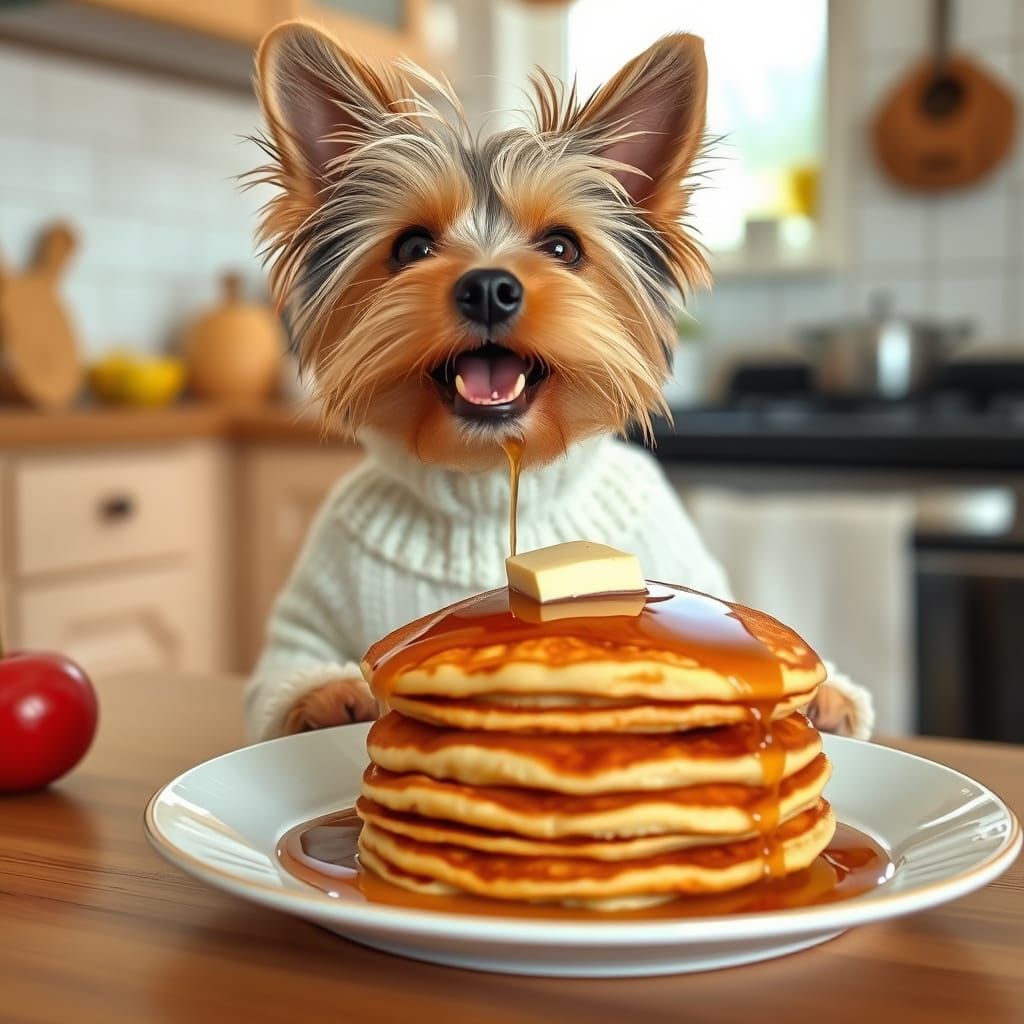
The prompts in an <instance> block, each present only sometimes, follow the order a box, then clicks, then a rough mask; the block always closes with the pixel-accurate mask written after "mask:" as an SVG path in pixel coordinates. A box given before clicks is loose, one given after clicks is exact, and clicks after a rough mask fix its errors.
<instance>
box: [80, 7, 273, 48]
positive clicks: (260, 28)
mask: <svg viewBox="0 0 1024 1024" xmlns="http://www.w3.org/2000/svg"><path fill="white" fill-rule="evenodd" d="M86 2H88V3H90V4H92V5H93V6H95V7H105V8H107V9H109V10H114V11H120V12H122V13H124V14H131V15H138V16H139V17H140V18H149V19H152V20H153V21H161V22H163V23H165V24H167V25H176V26H177V27H179V28H184V29H191V30H192V31H194V32H202V33H203V34H204V35H209V36H216V37H217V38H220V39H229V40H233V41H236V42H242V43H255V42H258V41H259V39H260V37H261V36H262V35H263V33H264V32H266V31H267V29H269V28H270V26H271V25H272V24H273V23H274V21H275V20H276V19H277V15H278V13H279V8H280V3H279V0H217V2H215V3H210V0H86Z"/></svg>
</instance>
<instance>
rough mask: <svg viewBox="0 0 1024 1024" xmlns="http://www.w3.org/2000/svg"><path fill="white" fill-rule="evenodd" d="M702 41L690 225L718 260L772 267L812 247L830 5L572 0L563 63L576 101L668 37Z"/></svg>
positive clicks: (819, 0) (821, 1)
mask: <svg viewBox="0 0 1024 1024" xmlns="http://www.w3.org/2000/svg"><path fill="white" fill-rule="evenodd" d="M678 31H687V32H694V33H696V34H697V35H700V36H703V37H704V40H705V45H706V48H707V55H708V64H709V93H708V133H709V136H710V137H711V138H712V139H714V140H716V141H714V143H713V145H712V146H711V147H710V150H709V152H708V154H707V156H706V157H705V158H704V160H703V161H702V169H703V170H704V171H706V172H708V173H707V179H706V181H705V182H704V183H703V186H702V187H701V188H699V189H698V191H697V193H696V194H695V196H694V200H693V205H692V209H691V212H692V223H693V225H694V227H695V229H696V230H697V231H698V232H699V234H700V236H701V238H702V240H703V241H704V243H705V245H707V246H708V248H710V249H711V250H712V251H713V252H716V253H734V254H740V253H744V252H745V255H747V256H749V257H751V258H752V259H753V258H757V259H760V260H767V261H770V260H771V259H772V258H773V257H781V256H783V255H785V253H786V252H787V251H788V252H789V253H790V254H791V253H792V252H801V251H809V250H811V249H813V248H814V247H815V245H816V244H817V243H818V242H819V239H818V237H817V236H818V234H819V232H820V229H819V221H818V202H817V195H818V182H819V179H820V175H821V168H822V165H823V164H824V161H825V125H824V119H825V109H826V62H827V44H828V0H773V2H772V3H770V4H768V3H750V2H749V0H714V2H708V0H675V2H666V0H629V2H628V3H622V2H621V0H577V2H576V3H575V4H574V5H573V6H572V8H570V11H569V30H568V63H569V68H570V69H571V71H573V72H575V74H576V75H577V80H578V83H579V88H580V91H581V93H583V94H584V95H586V94H588V93H589V92H590V91H592V90H593V89H594V88H596V87H597V86H598V85H600V84H601V82H603V81H605V80H606V79H607V78H609V77H610V76H611V75H612V74H613V73H614V72H615V71H616V70H617V69H618V68H619V67H621V66H622V65H623V64H624V63H625V62H626V61H627V60H629V58H630V57H632V56H634V55H635V54H637V53H639V52H640V51H641V50H643V49H645V48H646V47H647V46H649V45H650V44H651V43H652V42H654V41H655V40H656V39H657V38H658V37H659V36H662V35H664V34H666V33H668V32H678Z"/></svg>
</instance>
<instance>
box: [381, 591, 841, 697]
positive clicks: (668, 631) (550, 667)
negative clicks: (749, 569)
mask: <svg viewBox="0 0 1024 1024" xmlns="http://www.w3.org/2000/svg"><path fill="white" fill-rule="evenodd" d="M363 671H364V674H365V676H366V678H367V680H368V681H369V682H370V684H371V685H372V686H373V688H374V691H375V692H376V694H377V696H378V697H379V698H381V699H382V700H384V701H389V700H390V699H391V697H392V695H398V696H404V697H416V696H424V695H425V696H440V697H448V698H465V697H473V696H478V695H480V694H488V693H507V694H575V695H583V696H599V697H603V698H635V699H641V700H651V701H683V702H687V703H692V702H695V701H699V702H706V701H711V702H718V703H743V704H748V705H749V704H751V703H758V704H772V703H774V702H776V701H778V700H781V699H783V698H788V697H793V696H796V695H797V694H808V693H812V692H813V690H814V688H815V687H816V686H817V685H818V684H819V683H821V682H822V680H823V679H824V676H825V669H824V666H823V665H822V664H821V662H820V660H819V659H818V657H817V655H816V654H815V653H814V652H813V651H812V650H811V649H810V648H809V647H808V646H807V644H806V643H805V642H804V641H803V640H802V639H801V638H800V637H799V636H798V635H797V634H796V633H795V632H793V630H791V629H789V628H788V627H786V626H784V625H782V623H780V622H778V621H777V620H775V619H773V618H771V616H768V615H765V614H764V613H762V612H757V611H754V610H753V609H750V608H745V607H743V606H742V605H736V604H731V603H728V602H725V601H720V600H718V599H716V598H712V597H709V596H708V595H706V594H698V593H696V592H694V591H691V590H686V589H685V588H682V587H671V586H668V585H666V584H660V583H650V584H649V585H648V597H647V599H646V603H645V604H644V606H643V610H642V611H641V612H640V614H638V615H622V616H612V617H603V618H600V617H599V618H588V617H579V618H574V617H568V618H561V619H556V620H554V621H550V622H544V623H536V622H531V621H527V620H525V619H522V618H518V617H517V616H515V615H514V614H513V613H512V611H511V610H510V607H509V596H508V591H507V589H505V588H503V589H501V590H494V591H489V592H487V593H485V594H481V595H478V596H477V597H474V598H470V599H468V600H466V601H462V602H459V603H458V604H455V605H452V606H451V607H449V608H446V609H443V610H442V611H440V612H437V613H435V614H434V615H431V616H426V617H424V618H422V619H418V620H417V621H415V622H413V623H410V624H409V625H408V626H405V627H403V628H402V629H400V630H396V631H395V632H394V633H392V634H390V635H389V636H387V637H385V638H384V639H383V640H381V641H379V642H378V643H376V644H374V645H373V647H371V648H370V650H369V651H368V652H367V653H366V656H365V658H364V661H363Z"/></svg>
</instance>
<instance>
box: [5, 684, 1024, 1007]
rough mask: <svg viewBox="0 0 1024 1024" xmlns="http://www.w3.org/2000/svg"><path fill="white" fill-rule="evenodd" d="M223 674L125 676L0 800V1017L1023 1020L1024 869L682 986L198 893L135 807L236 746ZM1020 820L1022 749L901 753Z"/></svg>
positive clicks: (934, 745) (955, 746)
mask: <svg viewBox="0 0 1024 1024" xmlns="http://www.w3.org/2000/svg"><path fill="white" fill-rule="evenodd" d="M241 696H242V687H241V682H240V680H238V679H235V678H230V677H220V678H215V677H188V676H181V675H176V674H163V675H158V674H145V675H126V676H122V677H115V678H110V679H105V680H104V681H103V684H102V686H101V692H100V699H101V703H102V714H101V718H100V732H99V736H98V738H97V741H96V744H95V746H94V748H93V750H92V751H91V752H90V754H89V756H88V758H87V759H86V761H85V762H84V763H83V764H82V765H81V766H80V768H79V769H78V770H77V771H75V772H74V773H73V774H72V775H71V776H69V777H68V778H67V779H66V780H64V781H63V782H61V783H60V784H59V785H57V786H55V787H54V788H53V789H52V790H49V791H46V792H41V793H31V794H26V795H23V796H17V797H0V850H2V854H0V893H2V894H3V899H2V901H0V1017H3V1019H5V1020H8V1019H10V1020H25V1021H28V1020H31V1021H37V1022H48V1021H54V1022H58V1021H60V1022H63V1021H68V1020H75V1021H103V1022H104V1024H117V1022H119V1021H126V1022H128V1021H130V1022H132V1024H144V1022H146V1021H179V1020H181V1021H185V1020H188V1021H192V1020H197V1021H198V1020H203V1021H205V1020H232V1021H246V1022H249V1024H255V1022H258V1021H282V1020H304V1021H307V1020H308V1021H318V1020H336V1019H343V1020H352V1021H376V1022H384V1021H404V1020H410V1019H411V1020H415V1019H420V1018H424V1017H433V1018H436V1019H438V1020H444V1021H483V1020H486V1021H489V1022H492V1024H516V1022H520V1021H523V1022H526V1021H541V1020H558V1021H564V1022H573V1021H587V1022H592V1024H600V1022H604V1021H607V1022H616V1024H617V1022H620V1021H632V1020H638V1021H645V1022H652V1024H653V1022H660V1021H666V1022H667V1021H677V1020H680V1019H684V1018H685V1019H688V1020H714V1021H716V1022H719V1024H731V1022H737V1024H739V1022H744V1024H746V1022H749V1021H765V1022H768V1021H777V1020H788V1019H790V1018H791V1017H794V1016H796V1017H799V1018H808V1019H810V1018H819V1019H821V1020H825V1021H828V1022H830V1024H843V1022H847V1021H850V1022H858V1024H859V1022H861V1021H864V1020H871V1019H872V1018H874V1019H877V1020H880V1021H881V1020H885V1021H901V1022H902V1024H915V1022H924V1021H927V1022H928V1024H943V1022H947V1021H948V1022H950V1024H952V1022H961V1021H965V1020H971V1021H978V1022H985V1024H995V1022H1004V1021H1005V1022H1007V1024H1009V1022H1010V1021H1017V1022H1019V1021H1021V1020H1022V1019H1024V975H1022V974H1021V970H1020V963H1021V957H1022V955H1024V929H1022V927H1021V923H1022V920H1024V861H1020V860H1018V862H1017V863H1016V864H1015V865H1014V866H1013V867H1011V868H1010V870H1009V871H1008V872H1007V873H1006V874H1005V875H1004V876H1003V877H1002V878H1000V879H998V880H997V881H996V882H994V883H993V884H992V885H990V886H988V887H987V888H985V889H982V890H980V891H978V892H975V893H971V894H970V895H969V896H966V897H964V898H963V899H960V900H957V901H956V902H954V903H951V904H948V905H946V906H941V907H936V908H935V909H933V910H929V911H927V912H924V913H920V914H916V915H913V916H910V917H906V918H900V919H897V920H893V921H888V922H885V923H881V924H875V925H870V926H866V927H863V928H858V929H855V930H853V931H851V932H849V933H847V934H845V935H842V936H840V937H838V938H836V939H834V940H833V941H831V942H829V943H827V944H826V945H823V946H820V947H818V948H816V949H812V950H808V951H806V952H803V953H798V954H795V955H792V956H787V957H783V958H782V959H780V960H776V961H770V962H766V963H762V964H755V965H752V966H748V967H739V968H735V969H732V970H724V971H714V972H711V973H707V974H697V975H689V976H685V977H659V978H638V979H635V980H603V979H589V980H565V979H544V978H518V977H505V976H502V975H498V974H483V973H478V972H474V971H457V970H453V969H449V968H444V967H436V966H432V965H429V964H424V963H416V962H414V961H411V960H403V959H401V958H398V957H395V956H390V955H388V954H386V953H379V952H376V951H374V950H371V949H367V948H364V947H362V946H357V945H354V944H353V943H350V942H346V941H345V940H343V939H341V938H338V937H337V936H335V935H332V934H330V933H329V932H327V931H326V930H324V929H320V928H316V927H314V926H313V925H310V924H307V923H305V922H302V921H298V920H296V919H294V918H290V917H287V916H286V915H284V914H278V913H274V912H272V911H270V910H267V909H264V908H262V907H257V906H254V905H252V904H249V903H245V902H243V901H242V900H239V899H234V898H232V897H230V896H228V895H227V894H225V893H222V892H217V891H214V890H213V889H209V888H206V887H205V886H203V885H202V884H200V883H199V882H197V881H195V880H193V879H191V878H188V877H186V876H185V875H183V874H182V873H181V872H179V871H177V870H176V869H174V868H173V867H171V866H170V865H169V864H166V863H164V862H163V861H162V860H160V858H159V857H158V856H157V855H156V854H155V853H154V852H153V851H152V850H150V849H149V847H148V846H147V844H146V841H145V839H144V837H143V831H142V813H143V808H144V807H145V804H146V801H147V800H148V798H149V797H150V795H151V794H152V792H153V791H154V790H155V789H156V788H157V787H158V786H161V785H163V784H164V783H165V782H167V781H169V780H170V779H172V778H174V777H175V776H176V775H177V774H179V773H180V772H182V771H184V770H185V769H186V768H188V767H190V766H191V765H193V764H196V763H197V762H199V761H202V760H205V759H207V758H210V757H213V756H215V755H217V754H219V753H222V752H223V751H226V750H228V749H230V748H232V747H235V746H237V745H238V744H240V743H241V741H242V708H241V706H242V700H241ZM897 745H898V746H900V747H904V748H906V749H907V750H910V751H913V752H914V753H918V754H921V755H924V756H926V757H933V758H935V759H937V760H940V761H943V762H945V763H947V764H950V765H952V766H953V767H955V768H958V769H960V770H962V771H965V772H967V773H969V774H971V775H973V776H975V777H976V778H978V779H979V780H980V781H982V782H983V783H985V784H986V785H989V786H992V787H993V788H995V790H996V791H997V792H999V793H1000V794H1001V795H1002V796H1003V797H1004V798H1005V799H1006V800H1007V801H1008V803H1009V804H1010V806H1011V807H1013V808H1014V809H1015V810H1016V812H1017V813H1018V814H1020V813H1021V811H1024V750H1022V749H1021V748H1015V747H1010V746H996V745H992V744H982V743H966V742H952V741H940V740H926V739H913V740H910V739H908V740H902V741H900V742H899V743H898V744H897Z"/></svg>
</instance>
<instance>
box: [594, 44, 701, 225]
mask: <svg viewBox="0 0 1024 1024" xmlns="http://www.w3.org/2000/svg"><path fill="white" fill-rule="evenodd" d="M707 88H708V69H707V61H706V60H705V57H704V40H702V39H701V38H700V37H699V36H694V35H689V34H686V33H679V34H676V35H670V36H665V37H664V38H662V39H659V40H658V42H656V43H655V44H654V45H653V46H651V47H650V48H649V49H647V50H645V51H644V52H643V53H641V54H640V55H639V56H638V57H634V58H633V60H631V61H630V62H629V63H628V64H626V66H625V67H623V68H622V69H621V70H620V71H619V73H618V74H617V75H616V76H615V77H614V78H613V79H612V80H611V81H610V82H608V83H607V84H606V85H604V86H602V87H601V88H600V89H599V90H598V91H597V92H596V93H595V94H594V95H593V96H592V97H591V98H590V99H589V100H588V101H587V102H586V103H585V104H584V106H583V108H582V109H581V110H580V112H579V118H578V121H577V123H576V125H575V126H574V127H576V128H577V129H580V130H582V131H583V132H584V133H585V134H586V135H590V134H591V133H593V137H594V138H595V139H596V140H601V139H602V138H603V139H605V140H607V141H605V142H604V144H603V145H601V147H600V149H599V150H598V153H599V155H600V156H602V157H606V158H608V159H609V160H614V161H615V162H616V163H618V164H622V165H625V166H624V167H621V168H617V169H614V170H613V171H612V173H613V174H614V176H615V177H616V178H617V179H618V180H619V181H620V182H621V184H622V186H623V187H624V188H625V190H626V192H627V194H628V195H629V197H630V199H632V200H633V202H634V203H636V204H637V205H638V206H642V207H645V208H647V209H649V210H650V211H651V212H652V213H656V214H667V215H674V214H677V213H681V212H682V209H683V207H684V206H685V203H686V193H685V191H684V190H683V189H682V187H681V186H682V181H683V178H684V177H685V176H686V173H687V171H688V169H689V167H690V165H691V163H692V162H693V159H694V157H695V156H696V155H697V153H698V151H699V150H700V147H701V143H702V140H703V136H704V122H705V109H706V106H707Z"/></svg>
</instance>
